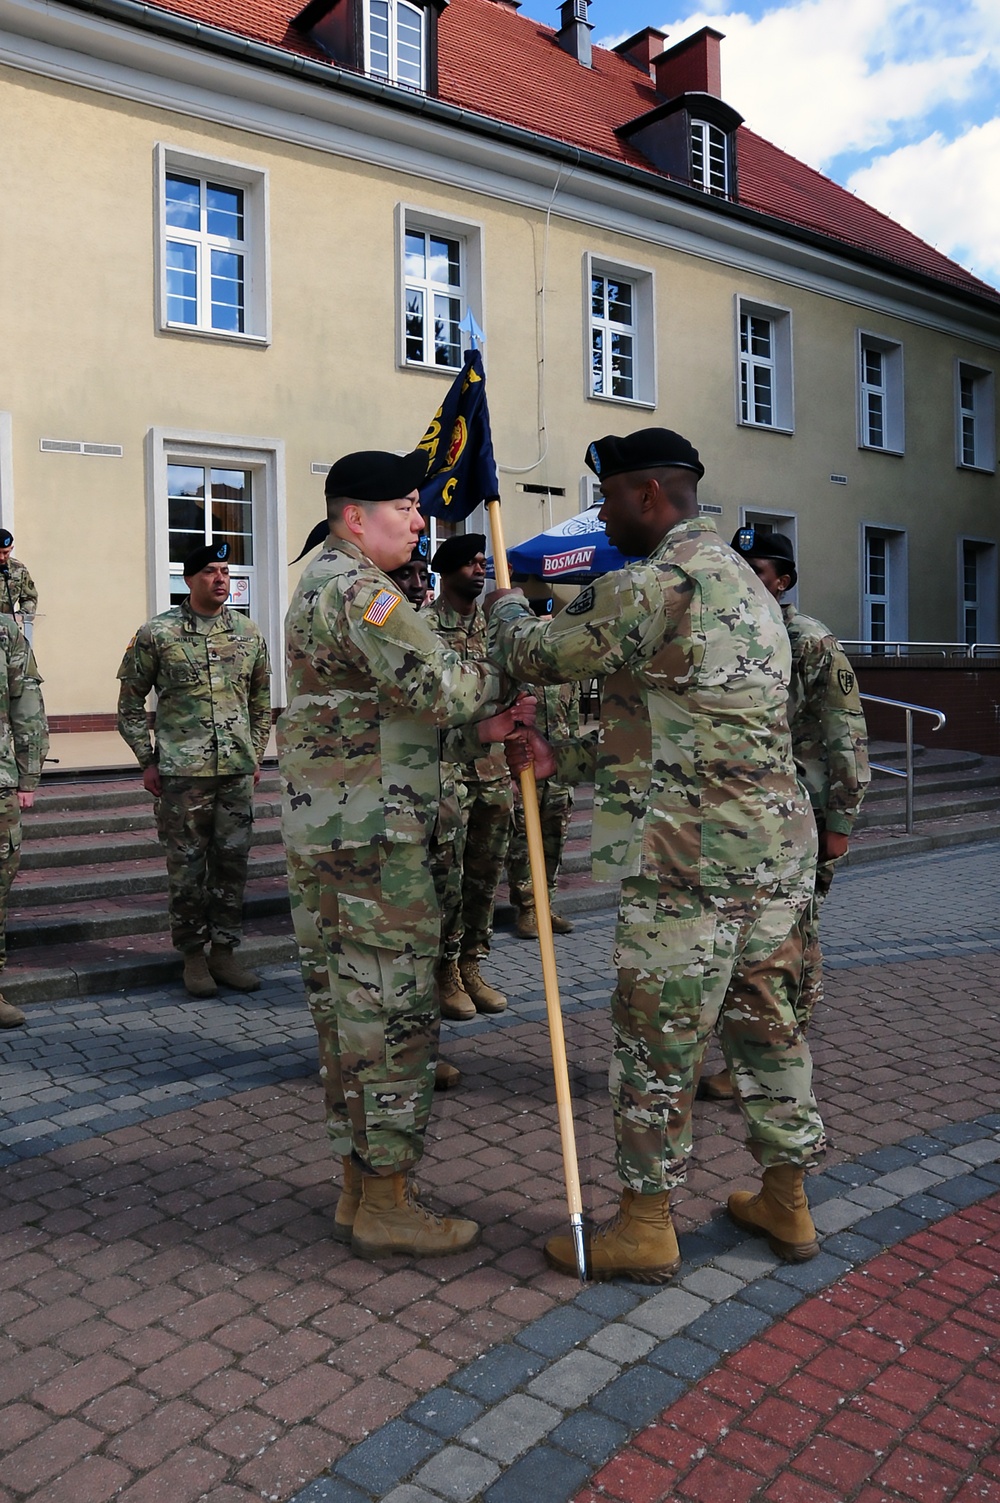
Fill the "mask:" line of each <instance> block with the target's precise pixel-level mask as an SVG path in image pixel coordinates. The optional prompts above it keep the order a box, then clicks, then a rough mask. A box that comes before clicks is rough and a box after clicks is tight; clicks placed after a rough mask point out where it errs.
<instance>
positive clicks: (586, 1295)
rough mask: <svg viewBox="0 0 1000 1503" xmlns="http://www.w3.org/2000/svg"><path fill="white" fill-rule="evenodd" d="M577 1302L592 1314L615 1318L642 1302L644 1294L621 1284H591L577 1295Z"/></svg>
mask: <svg viewBox="0 0 1000 1503" xmlns="http://www.w3.org/2000/svg"><path fill="white" fill-rule="evenodd" d="M575 1303H576V1304H577V1305H579V1306H580V1308H581V1309H583V1310H589V1311H590V1313H591V1314H592V1315H600V1316H602V1317H603V1319H605V1320H614V1319H615V1318H616V1317H617V1316H619V1315H624V1314H625V1313H626V1311H628V1310H634V1309H635V1307H636V1305H638V1304H641V1303H642V1295H640V1294H637V1293H636V1292H635V1291H634V1290H632V1289H626V1288H625V1287H624V1286H623V1285H621V1284H591V1285H590V1287H589V1288H587V1289H584V1290H583V1291H582V1292H581V1293H580V1294H578V1295H577V1297H576V1300H575Z"/></svg>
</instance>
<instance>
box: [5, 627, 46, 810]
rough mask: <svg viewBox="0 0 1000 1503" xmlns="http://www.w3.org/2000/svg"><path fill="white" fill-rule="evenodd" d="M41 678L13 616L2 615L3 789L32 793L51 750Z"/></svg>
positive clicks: (25, 639)
mask: <svg viewBox="0 0 1000 1503" xmlns="http://www.w3.org/2000/svg"><path fill="white" fill-rule="evenodd" d="M41 685H42V676H41V674H40V673H39V671H38V665H37V664H36V662H35V656H34V653H33V652H32V650H31V648H30V647H29V646H28V640H27V638H26V637H25V635H24V633H23V632H22V630H21V628H20V627H19V626H18V624H17V622H16V621H15V620H14V619H13V617H12V616H0V789H4V788H15V789H17V790H19V792H21V793H33V792H34V790H35V789H36V788H37V787H38V783H39V780H40V778H41V776H42V764H43V763H44V761H45V758H46V756H47V755H48V750H49V726H48V721H47V720H46V718H45V705H44V703H43V702H42V689H41Z"/></svg>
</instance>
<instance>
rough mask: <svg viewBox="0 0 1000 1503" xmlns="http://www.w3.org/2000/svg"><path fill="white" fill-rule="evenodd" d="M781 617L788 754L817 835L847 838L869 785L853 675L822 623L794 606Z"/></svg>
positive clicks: (864, 730)
mask: <svg viewBox="0 0 1000 1503" xmlns="http://www.w3.org/2000/svg"><path fill="white" fill-rule="evenodd" d="M781 614H782V616H783V618H784V622H785V629H786V631H787V632H788V640H789V642H790V643H791V647H792V684H791V689H790V691H789V700H788V718H789V724H790V726H791V732H792V752H793V755H794V757H795V761H796V764H797V766H798V768H799V772H800V773H801V775H802V777H803V779H804V781H805V785H806V790H807V791H808V794H809V801H810V803H811V804H812V806H813V810H814V811H815V814H816V822H817V824H818V825H819V828H820V830H824V829H826V830H833V831H835V832H836V833H837V834H839V835H849V834H850V833H851V829H852V828H853V825H854V821H855V819H856V818H857V816H858V811H859V809H860V808H861V803H862V800H863V799H864V796H865V791H866V789H867V788H868V784H869V783H870V782H871V772H870V770H869V767H868V730H867V727H866V725H865V713H864V710H863V709H862V707H861V695H860V693H859V691H858V680H857V675H856V674H855V672H854V669H853V668H852V667H851V664H850V661H849V659H848V657H847V655H846V653H845V652H844V649H843V648H842V647H841V645H840V643H839V642H838V641H837V639H836V637H835V636H834V635H833V633H832V632H831V631H830V630H829V629H828V628H827V627H825V626H824V625H823V623H822V621H816V620H814V618H813V617H812V616H803V615H802V614H800V612H799V611H797V610H796V608H795V607H794V606H793V605H783V606H782V607H781Z"/></svg>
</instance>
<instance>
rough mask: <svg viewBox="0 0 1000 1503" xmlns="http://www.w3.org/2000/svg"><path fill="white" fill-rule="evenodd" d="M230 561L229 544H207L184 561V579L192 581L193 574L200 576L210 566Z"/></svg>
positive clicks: (196, 549)
mask: <svg viewBox="0 0 1000 1503" xmlns="http://www.w3.org/2000/svg"><path fill="white" fill-rule="evenodd" d="M228 559H229V544H228V543H205V544H203V545H202V547H200V548H195V550H194V552H193V553H189V554H188V556H187V558H186V559H185V560H184V578H185V579H190V577H191V575H192V574H200V573H201V571H202V569H207V568H208V566H209V564H224V563H226V562H227V561H228Z"/></svg>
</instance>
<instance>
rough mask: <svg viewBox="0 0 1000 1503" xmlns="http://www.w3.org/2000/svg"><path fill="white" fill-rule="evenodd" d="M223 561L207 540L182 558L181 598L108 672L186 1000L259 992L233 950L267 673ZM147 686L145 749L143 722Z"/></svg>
mask: <svg viewBox="0 0 1000 1503" xmlns="http://www.w3.org/2000/svg"><path fill="white" fill-rule="evenodd" d="M228 554H229V544H228V543H209V544H207V545H206V546H204V547H201V548H196V549H195V550H194V552H193V553H191V554H189V555H188V557H187V559H186V560H185V562H184V582H185V584H186V585H187V587H188V592H189V593H188V598H187V599H186V600H183V601H182V602H181V604H180V605H178V606H174V607H173V609H171V610H169V611H164V612H163V613H162V615H159V616H154V617H153V619H152V620H151V621H147V622H146V625H145V626H141V627H140V628H139V630H138V631H137V632H136V634H135V636H134V637H133V638H132V641H131V642H130V643H129V645H128V647H127V648H126V649H125V656H124V658H123V659H122V663H121V667H120V668H119V669H118V678H119V680H120V689H119V693H118V732H119V735H121V736H122V737H123V738H124V739H125V740H126V741H127V742H128V744H129V746H130V747H131V748H132V750H133V752H134V753H135V756H136V760H137V761H138V763H139V766H140V767H141V768H142V785H143V787H144V788H145V789H146V790H147V792H149V793H151V794H152V795H153V797H154V798H155V799H156V801H157V802H156V824H157V829H158V831H159V835H160V840H161V842H162V844H163V845H164V847H165V848H166V854H167V879H168V889H169V905H170V937H171V939H172V941H173V944H174V948H175V949H177V950H180V951H181V952H182V954H183V956H184V985H185V987H186V988H187V990H188V991H189V992H190V994H191V996H192V997H212V996H214V995H215V992H216V983H217V982H221V983H222V985H223V986H232V987H235V988H236V990H237V991H241V992H252V991H256V990H257V988H258V987H259V986H260V977H259V976H258V975H257V974H256V972H254V971H252V970H250V968H249V967H248V966H246V965H244V964H243V962H242V961H241V960H239V959H238V958H237V956H236V955H235V953H234V951H235V950H236V947H237V946H238V945H239V943H240V940H241V938H242V933H243V891H244V888H245V887H246V880H247V862H248V859H249V855H250V841H251V835H252V830H253V790H254V788H255V787H256V785H257V783H258V781H259V780H260V764H261V760H262V758H263V756H264V751H265V749H266V747H267V738H268V735H269V734H270V730H271V696H270V676H271V671H270V664H269V662H268V656H267V645H266V643H265V641H264V638H263V636H262V635H261V632H260V630H259V629H258V627H256V626H255V625H254V623H253V622H252V621H251V620H250V619H249V618H248V617H247V616H244V615H242V614H240V612H239V611H233V610H230V609H229V607H228V606H227V605H226V601H227V599H228V598H229V565H228V563H227V562H226V559H227V557H228ZM151 689H155V690H156V695H157V703H156V716H155V724H154V729H155V732H156V742H155V746H154V745H153V744H151V741H150V734H149V727H148V724H147V720H146V698H147V696H148V694H149V692H150V690H151ZM209 942H211V948H210V950H209V953H208V956H207V958H206V955H205V946H206V944H207V943H209Z"/></svg>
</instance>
